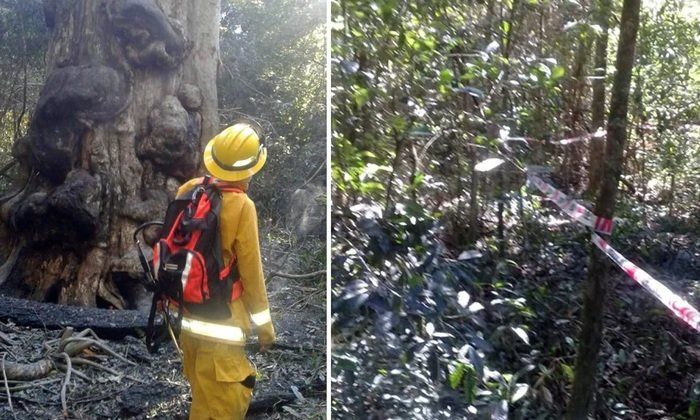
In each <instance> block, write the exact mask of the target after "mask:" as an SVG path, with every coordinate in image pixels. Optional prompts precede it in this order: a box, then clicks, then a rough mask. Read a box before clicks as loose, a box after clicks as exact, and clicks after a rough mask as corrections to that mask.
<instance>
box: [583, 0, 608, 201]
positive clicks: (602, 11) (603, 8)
mask: <svg viewBox="0 0 700 420" xmlns="http://www.w3.org/2000/svg"><path fill="white" fill-rule="evenodd" d="M595 8H596V21H597V23H598V25H600V30H601V33H600V35H599V36H598V38H597V39H596V43H595V59H594V61H595V76H596V77H600V78H599V79H593V99H592V102H591V125H592V127H591V128H592V130H593V131H596V130H598V128H601V127H603V124H604V123H605V74H606V71H605V69H606V67H607V65H608V57H607V55H608V27H609V26H610V24H609V22H610V14H611V8H612V5H611V0H598V1H597V2H596V6H595ZM604 147H605V146H604V145H603V143H602V142H601V141H599V140H596V139H591V140H590V146H589V155H588V156H589V157H588V163H589V170H588V173H589V176H588V179H589V181H588V195H589V196H590V197H594V196H595V194H596V192H597V191H598V187H599V186H600V180H601V177H602V173H603V159H604V156H603V148H604Z"/></svg>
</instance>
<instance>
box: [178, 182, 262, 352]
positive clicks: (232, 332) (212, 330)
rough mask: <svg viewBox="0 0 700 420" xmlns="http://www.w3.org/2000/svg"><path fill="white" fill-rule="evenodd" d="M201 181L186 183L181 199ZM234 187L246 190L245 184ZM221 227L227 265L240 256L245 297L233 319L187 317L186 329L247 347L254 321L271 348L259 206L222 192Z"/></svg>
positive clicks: (235, 303) (234, 309)
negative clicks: (261, 249) (261, 251)
mask: <svg viewBox="0 0 700 420" xmlns="http://www.w3.org/2000/svg"><path fill="white" fill-rule="evenodd" d="M201 181H202V178H195V179H192V180H190V181H188V182H186V183H185V184H184V185H182V186H181V187H180V189H179V190H178V192H177V194H178V196H179V195H181V194H184V193H185V192H187V191H189V190H190V189H191V188H192V187H194V186H195V185H197V184H198V183H200V182H201ZM215 182H216V181H215ZM231 185H235V186H236V187H237V188H240V189H241V190H243V191H245V187H242V186H241V185H238V184H236V183H232V184H231ZM219 228H220V230H221V249H222V256H223V262H224V266H227V265H228V264H229V262H230V261H231V258H232V256H233V255H235V256H236V258H237V268H238V274H239V275H240V277H241V282H242V284H243V295H242V296H241V298H240V299H237V300H235V301H233V302H231V305H230V307H231V313H232V316H231V318H230V319H229V320H227V321H223V322H216V323H215V322H211V321H207V320H205V319H201V318H196V317H190V316H186V317H183V321H182V329H183V330H184V331H188V332H190V333H192V334H196V335H199V336H202V337H204V338H208V339H213V340H216V341H222V342H228V343H232V344H240V345H243V344H245V339H246V335H247V334H250V332H251V331H252V325H251V320H252V321H253V322H252V323H253V324H254V325H255V329H256V332H257V334H258V339H259V340H260V343H261V344H264V345H269V344H271V343H272V342H273V341H274V340H275V330H274V327H273V326H272V319H271V317H270V306H269V303H268V300H267V290H266V289H265V279H264V277H263V269H262V259H261V257H260V240H259V238H258V216H257V212H256V210H255V204H254V203H253V201H252V200H251V199H250V198H249V197H248V195H247V194H245V193H238V192H223V193H222V199H221V212H220V216H219Z"/></svg>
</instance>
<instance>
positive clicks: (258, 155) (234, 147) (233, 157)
mask: <svg viewBox="0 0 700 420" xmlns="http://www.w3.org/2000/svg"><path fill="white" fill-rule="evenodd" d="M266 160H267V148H266V147H265V145H263V144H262V143H261V141H260V136H259V135H258V132H257V131H255V129H253V127H251V126H250V125H248V124H245V123H238V124H234V125H232V126H230V127H228V128H226V129H225V130H224V131H222V132H221V133H219V134H217V135H216V136H214V138H213V139H211V140H210V141H209V143H208V144H207V147H206V148H205V149H204V166H205V167H206V168H207V170H208V171H209V173H210V174H212V175H213V176H215V177H216V178H219V179H221V180H224V181H240V180H242V179H246V178H250V177H251V176H253V175H254V174H255V173H257V172H258V171H259V170H260V169H261V168H262V167H263V166H264V165H265V161H266Z"/></svg>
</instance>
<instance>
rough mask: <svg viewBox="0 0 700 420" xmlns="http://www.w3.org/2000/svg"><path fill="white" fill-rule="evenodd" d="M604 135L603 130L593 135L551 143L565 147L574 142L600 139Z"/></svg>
mask: <svg viewBox="0 0 700 420" xmlns="http://www.w3.org/2000/svg"><path fill="white" fill-rule="evenodd" d="M605 134H606V133H605V130H598V131H596V132H595V133H588V134H584V135H582V136H578V137H572V138H568V139H562V140H557V141H553V142H552V143H554V144H561V145H567V144H571V143H576V142H579V141H583V140H588V139H602V138H604V137H605Z"/></svg>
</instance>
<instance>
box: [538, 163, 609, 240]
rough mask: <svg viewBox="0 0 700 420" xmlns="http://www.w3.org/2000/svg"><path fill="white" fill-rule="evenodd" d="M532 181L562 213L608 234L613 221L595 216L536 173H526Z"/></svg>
mask: <svg viewBox="0 0 700 420" xmlns="http://www.w3.org/2000/svg"><path fill="white" fill-rule="evenodd" d="M528 177H529V178H530V180H531V181H532V183H533V184H534V185H535V186H536V187H537V189H539V190H540V191H542V192H543V193H544V194H545V195H547V198H549V199H550V200H552V201H553V202H554V204H556V205H557V207H559V208H560V209H562V211H564V213H566V214H568V215H569V216H570V217H571V218H572V219H574V220H575V221H577V222H579V223H581V224H583V225H585V226H588V227H589V228H591V229H593V230H595V231H596V232H600V233H602V234H605V235H610V234H611V233H612V229H613V221H612V220H611V219H606V218H603V217H600V216H596V215H595V214H593V213H592V212H591V211H590V210H588V209H587V208H586V207H584V206H582V205H581V204H579V203H577V202H576V200H573V199H571V198H569V196H567V195H566V194H564V193H563V192H561V191H559V190H558V189H556V188H554V187H553V186H552V185H550V184H548V183H546V182H545V181H543V180H542V178H540V177H538V176H537V175H533V174H528Z"/></svg>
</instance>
